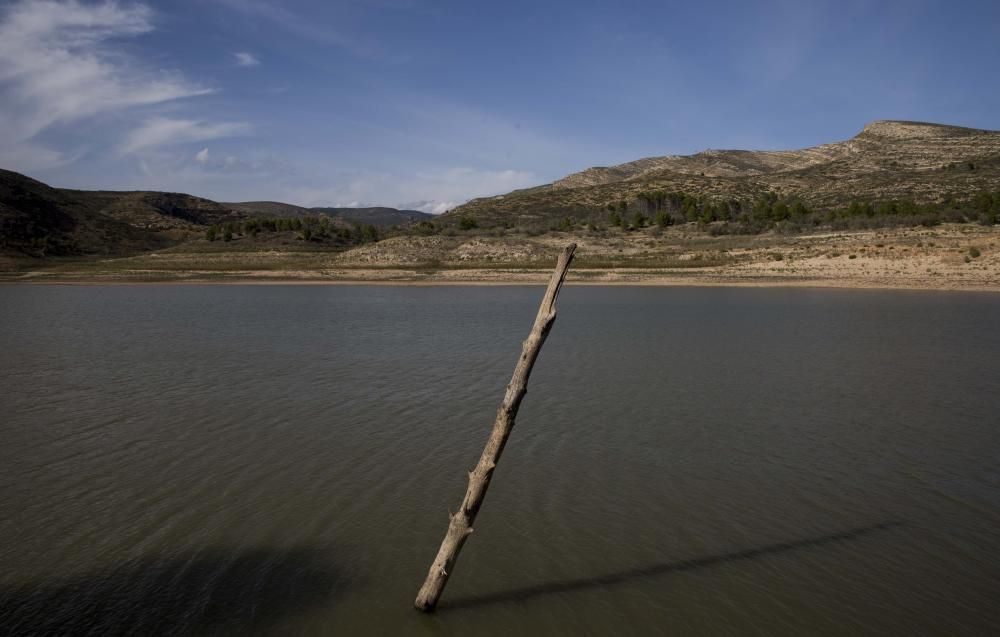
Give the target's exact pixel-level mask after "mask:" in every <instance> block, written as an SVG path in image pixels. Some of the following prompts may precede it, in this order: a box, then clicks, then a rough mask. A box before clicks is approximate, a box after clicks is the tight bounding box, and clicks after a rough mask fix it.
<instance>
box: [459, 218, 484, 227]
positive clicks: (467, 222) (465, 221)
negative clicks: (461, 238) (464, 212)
mask: <svg viewBox="0 0 1000 637" xmlns="http://www.w3.org/2000/svg"><path fill="white" fill-rule="evenodd" d="M478 227H479V224H478V223H476V220H475V219H473V218H472V217H461V218H460V219H459V220H458V229H459V230H472V229H473V228H478Z"/></svg>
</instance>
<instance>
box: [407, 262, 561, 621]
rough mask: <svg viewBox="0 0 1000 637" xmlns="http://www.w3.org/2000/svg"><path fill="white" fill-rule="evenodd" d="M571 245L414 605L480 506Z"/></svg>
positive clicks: (424, 604)
mask: <svg viewBox="0 0 1000 637" xmlns="http://www.w3.org/2000/svg"><path fill="white" fill-rule="evenodd" d="M575 250H576V244H575V243H571V244H570V245H568V246H566V248H565V249H564V250H563V251H562V254H560V255H559V261H558V262H557V263H556V269H555V272H553V273H552V278H551V279H550V280H549V287H548V288H546V290H545V296H544V297H543V298H542V305H541V307H539V308H538V316H536V317H535V324H534V325H533V326H532V328H531V333H530V334H529V335H528V338H527V340H525V341H524V349H523V350H522V351H521V358H520V359H518V361H517V366H516V367H515V368H514V375H513V377H512V378H511V379H510V383H509V384H508V385H507V393H506V394H504V397H503V402H501V403H500V408H499V409H498V410H497V419H496V421H495V422H494V423H493V431H492V432H491V433H490V439H489V440H488V441H487V442H486V448H485V449H483V455H482V456H480V458H479V464H477V465H476V468H475V469H473V470H472V471H470V472H469V488H468V490H467V491H466V492H465V499H464V500H462V506H461V507H460V508H459V509H458V511H456V512H455V513H453V514H452V515H451V521H450V522H449V523H448V531H447V533H445V536H444V540H443V541H442V542H441V548H440V549H438V553H437V557H435V558H434V563H433V564H431V568H430V571H428V573H427V579H426V580H424V585H423V586H421V587H420V592H419V593H417V599H416V601H415V602H414V603H413V605H414V606H416V607H417V609H419V610H422V611H426V612H431V611H433V610H434V607H435V606H437V603H438V599H440V597H441V593H442V592H443V591H444V586H445V584H447V583H448V576H449V575H450V574H451V571H452V569H453V568H454V566H455V560H457V559H458V552H459V551H461V550H462V545H463V544H465V540H466V539H467V538H468V537H469V534H470V533H472V523H473V522H474V521H475V519H476V514H477V513H479V507H481V506H482V505H483V500H484V499H485V498H486V489H487V488H488V487H489V486H490V478H491V477H492V476H493V470H494V469H496V466H497V461H499V460H500V454H501V453H503V448H504V445H506V444H507V438H508V437H509V436H510V432H511V430H512V429H513V428H514V418H515V417H516V416H517V410H518V408H519V407H520V406H521V399H522V398H524V395H525V394H526V393H527V392H528V376H530V375H531V368H532V366H534V364H535V359H536V358H538V352H539V351H541V349H542V344H543V343H544V342H545V337H546V336H548V335H549V330H551V329H552V324H553V323H554V322H555V320H556V297H557V296H558V295H559V288H561V287H562V284H563V281H564V280H565V279H566V270H568V269H569V264H570V261H572V260H573V252H574V251H575Z"/></svg>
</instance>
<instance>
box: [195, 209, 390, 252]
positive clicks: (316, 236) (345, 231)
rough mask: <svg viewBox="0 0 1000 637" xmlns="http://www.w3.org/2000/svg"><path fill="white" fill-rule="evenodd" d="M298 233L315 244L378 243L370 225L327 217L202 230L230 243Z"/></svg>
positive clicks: (209, 236) (267, 220) (256, 221)
mask: <svg viewBox="0 0 1000 637" xmlns="http://www.w3.org/2000/svg"><path fill="white" fill-rule="evenodd" d="M292 232H294V233H298V237H297V238H299V239H301V240H303V241H308V242H316V243H337V244H344V245H359V244H363V243H374V242H376V241H378V240H379V239H380V238H381V237H380V233H379V230H378V228H376V227H375V226H373V225H372V224H370V223H357V224H354V225H353V226H341V225H338V224H336V223H334V222H333V221H332V220H331V219H330V218H329V217H322V216H321V217H301V218H295V219H286V218H280V217H278V218H257V219H247V220H245V221H227V222H225V223H220V224H215V225H211V226H209V227H208V228H206V229H205V238H206V239H207V240H209V241H219V240H222V241H232V240H233V239H235V238H238V237H249V238H257V236H258V235H260V234H262V233H263V234H274V233H292Z"/></svg>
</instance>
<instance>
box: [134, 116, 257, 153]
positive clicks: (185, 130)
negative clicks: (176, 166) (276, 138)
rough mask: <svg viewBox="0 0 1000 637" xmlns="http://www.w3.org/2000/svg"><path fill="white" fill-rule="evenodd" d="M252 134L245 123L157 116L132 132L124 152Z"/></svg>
mask: <svg viewBox="0 0 1000 637" xmlns="http://www.w3.org/2000/svg"><path fill="white" fill-rule="evenodd" d="M249 133H250V125H249V124H246V123H244V122H223V123H220V124H209V123H207V122H203V121H198V120H191V119H172V118H168V117H154V118H152V119H149V120H146V122H145V123H143V124H142V126H140V127H139V128H136V129H135V130H133V131H132V132H131V133H129V135H128V137H127V138H126V140H125V143H124V144H123V145H122V146H121V148H120V150H121V152H123V153H134V152H137V151H140V150H145V149H148V148H155V147H157V146H163V145H166V144H179V143H183V142H200V141H205V140H208V139H218V138H220V137H237V136H240V135H248V134H249ZM205 150H206V151H207V150H208V149H205ZM199 154H200V153H199ZM206 156H207V152H206Z"/></svg>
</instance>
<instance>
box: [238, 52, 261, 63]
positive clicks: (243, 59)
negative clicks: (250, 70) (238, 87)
mask: <svg viewBox="0 0 1000 637" xmlns="http://www.w3.org/2000/svg"><path fill="white" fill-rule="evenodd" d="M233 55H234V56H236V65H237V66H257V65H259V64H260V60H259V59H257V56H255V55H254V54H253V53H247V52H246V51H240V52H239V53H233Z"/></svg>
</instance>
